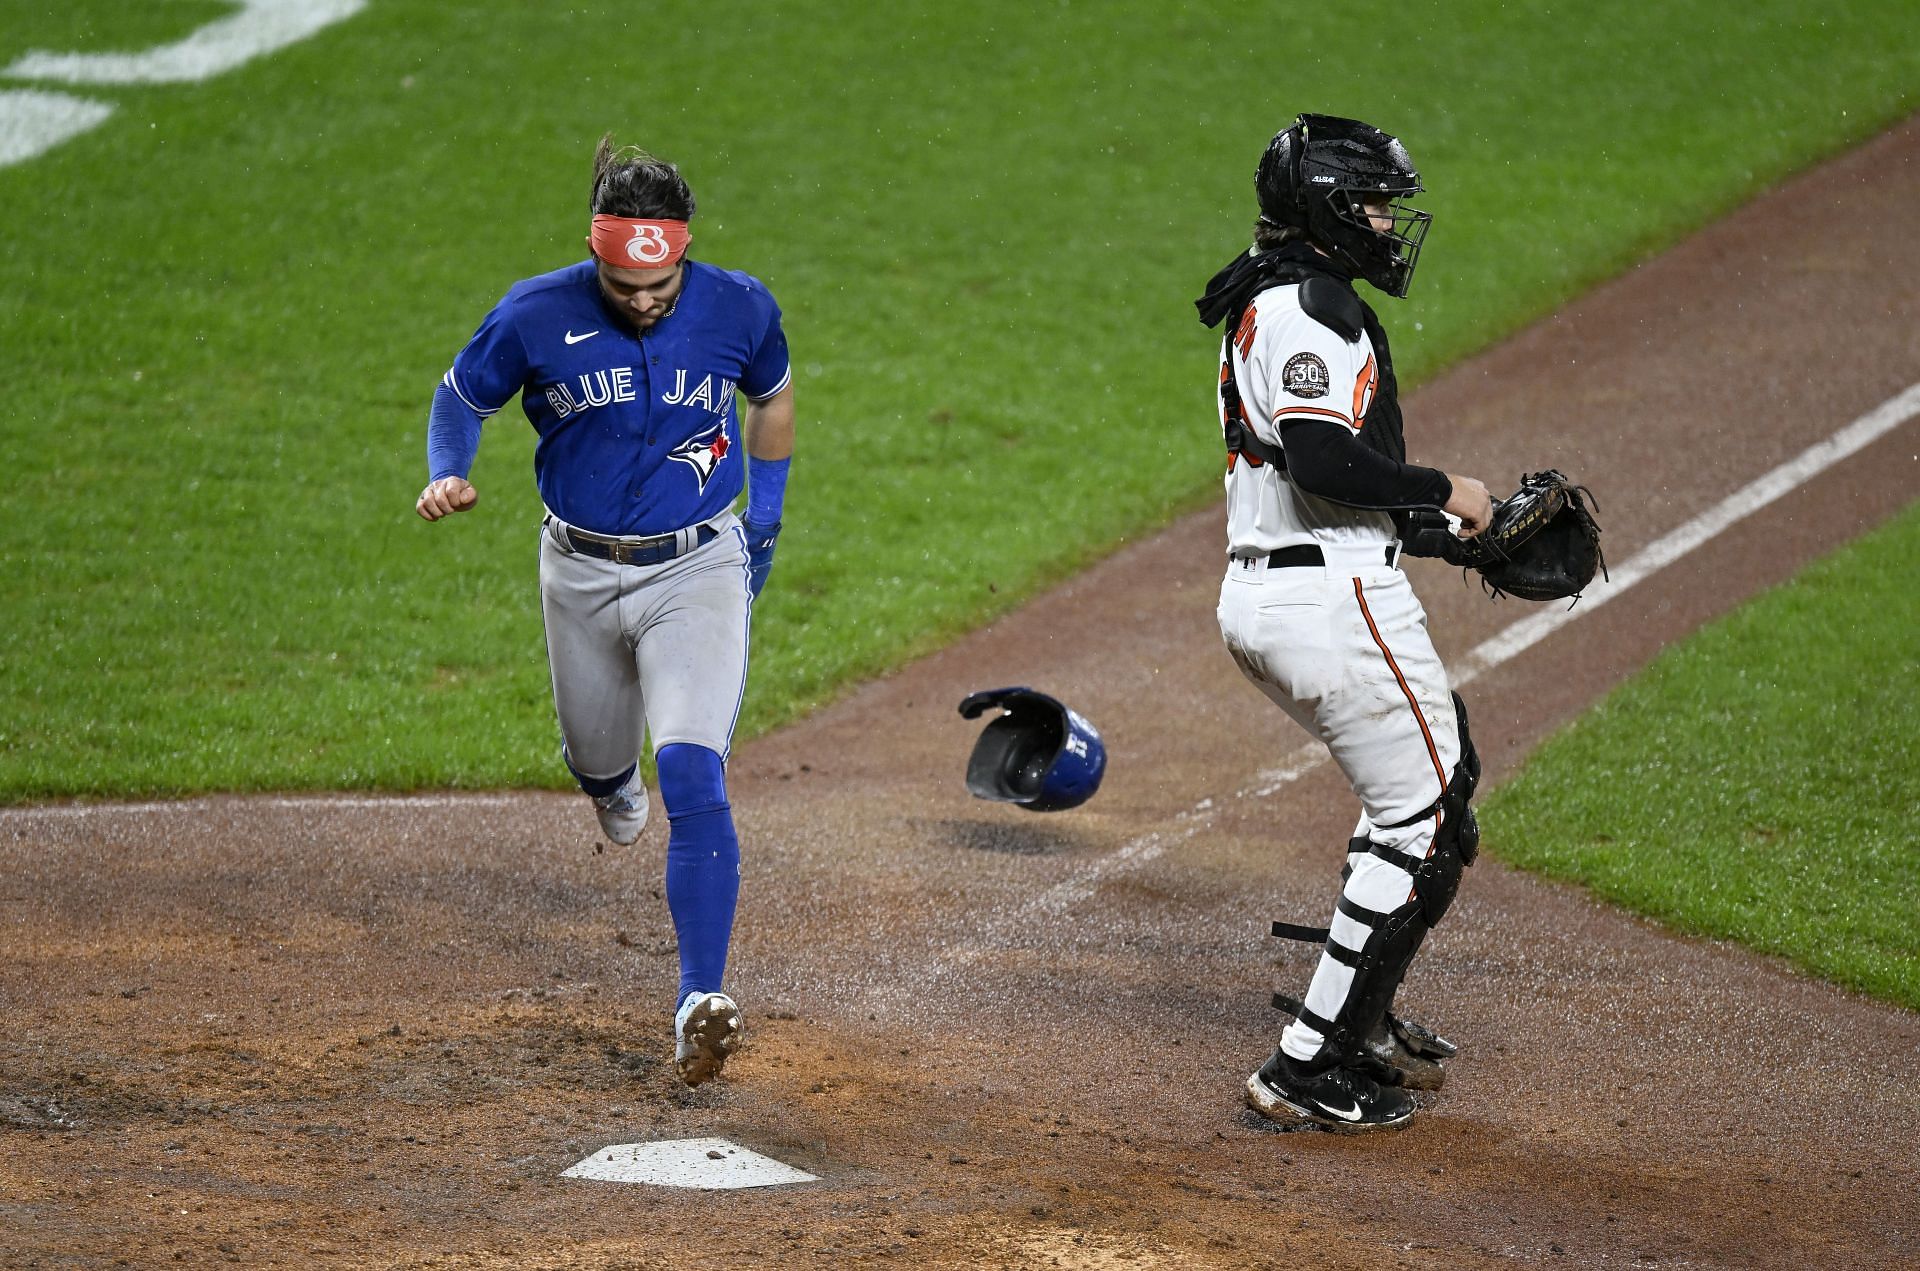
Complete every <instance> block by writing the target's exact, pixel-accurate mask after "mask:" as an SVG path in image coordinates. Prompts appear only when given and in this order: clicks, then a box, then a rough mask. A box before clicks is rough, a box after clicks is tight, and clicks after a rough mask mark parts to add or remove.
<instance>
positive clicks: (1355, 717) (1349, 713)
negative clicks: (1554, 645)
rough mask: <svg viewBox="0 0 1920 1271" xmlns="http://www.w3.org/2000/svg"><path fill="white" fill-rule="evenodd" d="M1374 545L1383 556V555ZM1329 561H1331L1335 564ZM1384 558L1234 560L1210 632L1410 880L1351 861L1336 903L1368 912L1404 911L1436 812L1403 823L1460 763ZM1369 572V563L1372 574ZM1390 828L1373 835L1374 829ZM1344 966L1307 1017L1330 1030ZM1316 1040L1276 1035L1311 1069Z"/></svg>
mask: <svg viewBox="0 0 1920 1271" xmlns="http://www.w3.org/2000/svg"><path fill="white" fill-rule="evenodd" d="M1383 546H1384V545H1383ZM1330 555H1331V559H1332V560H1333V561H1335V562H1339V561H1340V560H1342V559H1343V557H1342V556H1341V555H1338V554H1332V553H1330ZM1383 555H1384V551H1383V549H1382V547H1373V548H1368V549H1365V550H1364V551H1358V550H1356V551H1355V552H1353V553H1350V554H1348V555H1347V557H1346V558H1345V559H1347V561H1348V563H1347V564H1346V565H1345V566H1342V565H1340V564H1338V563H1335V564H1329V565H1327V566H1324V567H1323V566H1293V567H1289V568H1269V567H1268V566H1267V564H1266V562H1264V561H1242V560H1234V561H1231V562H1230V563H1229V564H1228V567H1227V576H1226V579H1225V581H1224V582H1222V583H1221V586H1220V609H1219V618H1220V633H1221V635H1222V636H1223V637H1224V638H1225V640H1226V643H1227V649H1228V651H1229V652H1231V653H1232V654H1233V659H1234V661H1235V662H1236V663H1238V664H1239V666H1240V670H1241V671H1242V672H1243V673H1244V674H1245V675H1246V677H1247V678H1248V679H1250V680H1252V681H1253V682H1254V684H1256V685H1258V686H1259V688H1260V690H1261V692H1263V693H1265V694H1266V695H1267V696H1268V697H1269V698H1271V699H1272V700H1273V702H1274V703H1275V704H1276V705H1278V706H1279V707H1280V709H1282V710H1284V711H1285V712H1287V714H1289V715H1291V716H1292V717H1293V718H1294V719H1295V720H1296V721H1298V722H1299V724H1300V726H1301V727H1303V728H1305V729H1306V730H1307V731H1308V732H1310V733H1312V734H1313V735H1314V736H1315V737H1317V738H1319V739H1320V740H1321V741H1322V742H1324V743H1325V744H1326V747H1327V749H1328V750H1329V751H1330V752H1331V753H1332V755H1333V759H1334V762H1335V763H1337V764H1338V765H1339V766H1340V770H1341V771H1342V772H1343V773H1345V774H1346V777H1347V781H1348V782H1349V783H1350V784H1351V785H1352V786H1353V791H1354V793H1355V794H1357V795H1358V796H1359V797H1360V807H1361V815H1360V819H1359V823H1358V825H1357V826H1356V828H1355V829H1354V835H1355V837H1366V838H1368V839H1370V840H1371V841H1372V842H1374V843H1376V844H1381V845H1383V846H1385V847H1387V848H1388V849H1389V850H1390V851H1391V852H1392V853H1393V854H1394V855H1395V857H1396V858H1400V857H1404V858H1405V859H1406V865H1407V868H1402V867H1401V866H1400V865H1398V864H1395V863H1394V861H1393V860H1388V859H1383V858H1381V857H1379V856H1376V855H1373V854H1371V853H1366V852H1361V853H1355V854H1353V855H1352V856H1351V857H1349V858H1348V864H1349V865H1350V866H1351V867H1352V872H1351V873H1350V874H1349V875H1348V878H1347V882H1346V885H1345V887H1344V888H1343V890H1342V895H1344V896H1346V897H1347V898H1348V899H1349V900H1350V901H1352V902H1353V903H1354V904H1355V905H1358V906H1360V907H1362V908H1363V909H1366V910H1370V911H1372V912H1375V913H1381V914H1386V913H1391V912H1393V911H1394V910H1396V909H1399V908H1401V907H1402V906H1404V905H1405V904H1407V903H1408V902H1409V901H1410V900H1412V899H1413V878H1412V875H1411V873H1410V872H1409V870H1410V869H1411V868H1413V867H1416V866H1417V865H1418V862H1419V861H1421V860H1423V859H1424V858H1425V857H1426V856H1427V854H1428V853H1429V851H1430V850H1431V849H1432V846H1433V835H1434V830H1435V829H1436V828H1437V826H1438V813H1437V812H1436V813H1434V814H1433V815H1429V816H1424V817H1421V818H1420V819H1418V820H1415V821H1413V822H1412V823H1411V824H1404V825H1403V824H1399V823H1400V822H1405V821H1407V820H1408V818H1410V817H1414V816H1416V815H1417V814H1418V813H1420V812H1421V811H1422V810H1423V809H1426V808H1428V807H1430V806H1431V805H1433V804H1434V803H1435V801H1436V800H1438V799H1439V797H1440V796H1441V794H1442V793H1443V792H1444V791H1445V790H1446V787H1447V782H1448V781H1449V779H1450V778H1451V777H1452V775H1453V768H1454V765H1455V764H1456V763H1457V762H1459V759H1460V734H1459V723H1458V720H1457V718H1456V716H1455V715H1454V709H1453V698H1452V696H1451V691H1450V685H1449V683H1448V680H1447V672H1446V668H1445V667H1444V666H1442V665H1441V664H1440V657H1439V655H1438V654H1437V653H1435V652H1434V649H1433V642H1432V640H1431V639H1429V638H1428V635H1427V616H1426V611H1425V610H1424V609H1422V608H1421V607H1420V600H1419V598H1418V597H1417V596H1415V595H1414V594H1413V587H1412V585H1411V584H1409V583H1408V581H1407V577H1406V575H1405V574H1403V573H1401V572H1400V571H1399V570H1398V569H1396V568H1393V567H1391V566H1388V565H1386V564H1384V563H1383V562H1382V560H1381V557H1382V556H1383ZM1369 562H1370V563H1369ZM1389 826H1391V827H1394V828H1382V827H1389ZM1330 930H1331V931H1332V938H1333V939H1334V940H1335V941H1337V942H1338V943H1340V944H1341V945H1344V946H1345V947H1347V948H1349V949H1352V950H1354V951H1356V952H1358V951H1359V950H1360V949H1361V948H1362V947H1363V946H1364V945H1365V944H1366V941H1367V939H1368V937H1369V936H1370V935H1371V934H1372V929H1371V928H1370V927H1368V926H1367V925H1366V924H1365V923H1362V922H1358V921H1356V920H1355V919H1353V918H1350V917H1348V916H1347V915H1346V914H1342V913H1337V912H1336V913H1335V914H1334V916H1333V919H1332V922H1331V924H1330ZM1353 978H1354V971H1353V969H1352V968H1351V967H1348V966H1346V965H1345V964H1343V963H1341V962H1339V961H1337V960H1335V959H1333V958H1331V957H1327V956H1325V955H1324V954H1323V955H1322V957H1321V959H1320V964H1319V966H1318V968H1316V970H1315V972H1314V976H1313V982H1312V983H1311V985H1309V987H1308V989H1307V996H1306V1004H1307V1007H1308V1008H1309V1009H1310V1010H1312V1011H1313V1012H1315V1013H1316V1014H1318V1015H1320V1016H1322V1017H1324V1018H1327V1019H1334V1018H1336V1017H1337V1016H1338V1015H1339V1013H1340V1010H1341V1008H1342V1006H1343V1005H1344V1004H1345V1002H1346V1000H1347V997H1348V993H1349V990H1350V989H1351V988H1352V987H1353ZM1323 1040H1324V1039H1323V1038H1322V1036H1321V1035H1320V1033H1319V1032H1317V1031H1316V1030H1314V1029H1312V1028H1310V1027H1308V1026H1306V1025H1304V1024H1302V1023H1300V1022H1298V1021H1296V1022H1294V1023H1293V1024H1291V1025H1289V1026H1288V1028H1287V1030H1286V1032H1285V1033H1284V1034H1283V1035H1282V1037H1281V1045H1282V1048H1283V1049H1285V1050H1286V1051H1287V1053H1288V1054H1290V1055H1292V1056H1293V1057H1294V1058H1295V1059H1300V1060H1309V1059H1312V1058H1314V1057H1315V1056H1316V1055H1317V1054H1318V1053H1319V1050H1320V1047H1321V1043H1322V1042H1323Z"/></svg>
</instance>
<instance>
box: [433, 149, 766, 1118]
mask: <svg viewBox="0 0 1920 1271" xmlns="http://www.w3.org/2000/svg"><path fill="white" fill-rule="evenodd" d="M591 207H592V213H593V220H592V230H591V233H590V235H589V237H588V240H587V241H588V245H589V247H590V248H591V251H592V255H591V257H590V258H589V259H587V260H584V261H581V262H580V263H578V264H575V265H570V266H568V267H567V268H565V269H560V270H556V271H554V272H553V273H550V274H542V275H541V276H540V277H538V278H529V279H527V280H525V281H523V282H520V283H517V284H515V285H514V287H513V288H512V289H511V290H510V291H508V292H507V294H506V296H505V298H504V299H502V300H501V301H500V303H499V304H498V305H496V306H494V309H493V312H491V313H489V314H488V315H487V318H486V321H484V322H482V323H481V324H480V329H479V330H478V331H477V332H475V333H474V336H473V339H472V340H471V341H469V342H468V344H467V346H466V348H464V349H462V350H461V351H460V354H459V356H458V357H456V358H455V359H454V361H453V368H452V369H451V370H449V371H448V372H447V374H446V376H445V378H444V379H443V380H442V381H441V384H440V387H439V388H438V389H437V390H436V391H435V393H434V399H433V411H432V415H431V418H430V420H429V423H428V427H427V462H428V466H429V469H430V476H431V478H432V479H431V480H430V481H429V483H428V485H427V487H426V489H424V490H423V491H421V493H420V498H419V500H418V502H417V504H416V510H417V511H418V512H419V514H420V515H421V516H422V517H424V518H425V519H427V520H429V521H437V520H440V519H441V518H442V517H445V516H448V515H449V514H451V513H454V512H464V511H467V510H469V509H471V508H472V507H473V506H474V505H475V504H476V503H477V502H478V499H479V493H478V491H476V490H475V489H474V488H473V486H472V485H470V484H469V483H468V482H467V479H466V478H467V473H468V472H469V471H470V470H471V468H472V465H473V457H474V453H475V452H476V451H477V450H478V448H479V444H480V426H481V422H482V421H483V420H485V419H486V418H487V417H488V416H489V415H491V414H493V413H494V412H495V411H497V410H499V409H500V408H501V407H502V406H504V405H506V404H507V402H508V401H509V400H511V399H512V398H513V397H514V396H515V395H516V394H517V395H518V396H519V398H520V406H521V409H522V410H523V411H525V412H526V416H527V419H528V420H529V422H531V423H532V424H533V427H534V431H535V432H537V433H538V434H539V435H540V440H539V442H538V444H537V445H536V447H535V449H534V459H533V468H534V480H535V481H536V483H537V484H538V486H539V488H540V497H541V500H542V502H544V503H545V505H546V511H547V515H546V518H545V520H544V522H543V524H542V526H541V531H540V600H541V610H542V615H543V617H544V618H545V621H546V631H547V660H548V663H549V664H550V666H551V668H552V672H553V700H554V707H555V710H556V712H557V714H558V715H559V720H560V733H561V737H562V739H563V745H562V750H561V755H562V758H563V759H564V760H565V762H566V764H567V767H568V769H569V770H571V771H572V773H573V775H574V778H575V779H576V780H577V781H578V782H579V783H580V788H581V789H582V790H583V791H585V792H586V793H587V794H588V795H589V796H590V797H591V798H592V800H593V803H594V808H595V811H596V812H597V814H598V816H599V820H600V826H601V828H602V829H603V830H604V831H605V833H606V835H607V837H608V838H610V839H612V840H613V841H614V842H616V843H622V844H626V843H632V842H634V841H635V840H636V839H637V838H639V836H640V832H641V830H642V829H643V828H644V827H645V826H646V823H647V792H646V787H645V786H644V785H643V784H642V782H641V776H640V769H639V763H638V759H639V754H640V745H641V741H642V738H643V734H644V735H646V736H650V737H651V739H652V745H653V753H654V763H655V767H656V769H657V771H658V775H659V782H660V798H661V801H662V802H663V803H664V804H665V805H666V809H667V824H668V833H667V852H666V856H667V862H666V894H667V907H668V909H669V911H670V912H671V913H672V916H673V926H674V932H675V934H676V936H677V937H678V940H679V946H680V994H679V999H678V1009H677V1011H676V1013H675V1018H674V1038H675V1040H674V1067H675V1070H676V1071H677V1072H678V1073H679V1074H680V1077H681V1079H682V1080H683V1081H685V1082H686V1083H687V1084H688V1085H690V1086H697V1085H699V1084H701V1083H702V1082H704V1081H707V1080H709V1079H710V1078H712V1077H714V1076H715V1075H717V1074H718V1073H719V1071H720V1069H721V1066H722V1065H723V1064H724V1063H725V1062H726V1059H727V1056H728V1055H729V1054H731V1053H732V1052H733V1050H734V1049H735V1047H737V1046H738V1044H739V1041H740V1035H741V1019H740V1008H739V1006H738V1005H736V1004H735V1002H734V1000H733V999H732V998H731V997H730V996H728V995H727V994H726V993H725V992H724V991H723V985H722V981H723V976H724V973H725V971H726V964H727V944H728V941H729V939H730V938H731V936H732V932H733V915H734V906H735V902H736V900H737V898H738V895H739V889H740V847H739V841H738V839H737V837H736V836H735V833H734V827H733V815H732V811H731V809H730V806H729V804H728V802H727V789H726V758H727V752H728V748H729V746H730V744H731V741H732V737H733V726H734V721H735V719H736V718H737V717H738V715H739V711H740V697H741V693H742V690H743V689H744V688H745V686H746V675H747V632H748V626H749V619H750V616H751V614H752V609H753V598H754V597H755V596H757V595H759V594H760V589H761V587H762V586H763V585H764V584H765V582H766V579H767V574H768V571H769V570H770V569H771V568H772V566H773V550H774V541H775V538H776V536H777V535H778V534H779V532H780V516H781V506H782V504H783V502H784V500H785V495H786V484H787V468H788V464H789V462H790V460H791V458H792V455H793V387H792V378H793V376H792V370H791V367H790V365H789V362H788V357H787V340H786V335H785V333H784V332H783V331H782V330H781V326H780V308H779V306H778V305H777V304H775V303H774V300H773V296H772V295H771V294H769V293H768V291H767V289H766V287H765V286H764V285H763V284H762V283H761V282H760V280H759V279H757V278H753V277H751V276H749V275H747V274H744V273H739V272H734V271H729V270H724V269H719V268H716V267H715V266H713V265H708V264H705V263H703V262H701V261H696V260H693V259H691V258H689V257H688V256H687V247H688V243H689V242H690V234H689V232H688V223H689V222H690V221H691V220H692V218H693V212H694V199H693V192H692V190H690V189H689V188H688V186H687V183H686V181H685V180H684V179H683V178H682V177H681V175H680V172H679V170H678V169H677V168H675V167H674V166H673V165H672V164H670V163H666V162H663V161H662V160H659V159H656V158H654V157H653V156H651V155H648V154H646V153H645V152H643V151H640V150H638V149H635V148H632V147H627V148H624V149H619V150H616V149H615V148H614V147H613V144H612V140H611V138H610V137H606V138H602V139H601V142H600V147H599V150H598V152H597V153H596V154H595V156H594V167H593V197H592V204H591ZM740 398H744V399H745V401H746V406H745V408H744V410H741V409H740V407H739V406H738V403H737V400H736V399H740ZM742 416H744V421H742ZM743 454H744V455H745V456H751V460H752V463H751V467H752V473H753V479H752V483H751V492H750V493H749V496H748V500H747V509H746V514H745V516H744V518H741V517H736V516H735V515H734V512H733V510H732V509H733V504H734V502H735V500H736V499H738V498H739V496H740V493H741V491H742V489H743V488H745V487H746V486H747V468H748V466H749V465H748V463H747V462H746V460H745V459H744V458H743Z"/></svg>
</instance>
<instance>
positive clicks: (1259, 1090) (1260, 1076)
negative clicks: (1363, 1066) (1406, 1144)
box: [1247, 1049, 1413, 1134]
mask: <svg viewBox="0 0 1920 1271" xmlns="http://www.w3.org/2000/svg"><path fill="white" fill-rule="evenodd" d="M1247 1103H1248V1105H1249V1106H1251V1107H1252V1108H1253V1110H1254V1111H1255V1112H1258V1113H1259V1114H1260V1115H1261V1116H1263V1117H1266V1118H1267V1119H1268V1120H1271V1121H1281V1122H1286V1121H1311V1122H1313V1123H1314V1124H1315V1125H1323V1126H1325V1127H1327V1128H1328V1129H1329V1130H1336V1131H1339V1132H1341V1133H1347V1134H1351V1133H1357V1132H1359V1131H1363V1130H1390V1129H1393V1128H1395V1127H1397V1126H1402V1125H1405V1124H1406V1123H1407V1122H1409V1121H1411V1120H1412V1119H1413V1099H1412V1097H1411V1096H1409V1095H1408V1094H1406V1093H1405V1092H1404V1091H1402V1090H1400V1089H1399V1088H1397V1087H1395V1086H1383V1085H1381V1084H1380V1083H1379V1082H1377V1081H1375V1080H1374V1079H1373V1078H1372V1077H1369V1076H1368V1075H1367V1074H1366V1073H1364V1072H1362V1071H1360V1070H1359V1069H1357V1068H1351V1067H1343V1066H1341V1065H1339V1064H1332V1063H1325V1062H1321V1061H1315V1062H1313V1063H1302V1062H1300V1061H1299V1060H1297V1059H1295V1058H1293V1057H1292V1056H1291V1055H1288V1054H1287V1053H1286V1052H1285V1051H1282V1050H1278V1049H1276V1050H1275V1051H1274V1052H1273V1057H1272V1058H1271V1059H1269V1060H1267V1062H1266V1063H1264V1064H1262V1065H1261V1066H1260V1071H1259V1072H1256V1073H1254V1074H1253V1075H1252V1076H1251V1077H1248V1078H1247Z"/></svg>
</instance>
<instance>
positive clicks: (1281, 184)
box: [1253, 115, 1433, 296]
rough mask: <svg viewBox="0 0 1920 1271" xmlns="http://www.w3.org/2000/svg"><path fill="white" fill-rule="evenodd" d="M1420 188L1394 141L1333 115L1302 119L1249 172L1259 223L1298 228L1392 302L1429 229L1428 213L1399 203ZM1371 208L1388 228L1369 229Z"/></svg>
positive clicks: (1408, 276)
mask: <svg viewBox="0 0 1920 1271" xmlns="http://www.w3.org/2000/svg"><path fill="white" fill-rule="evenodd" d="M1423 188H1424V187H1422V186H1421V184H1420V174H1419V173H1418V172H1417V171H1415V170H1414V167H1413V160H1412V159H1410V158H1408V157H1407V148H1406V147H1405V146H1403V145H1401V144H1400V142H1399V140H1398V139H1396V138H1394V137H1392V136H1389V135H1388V134H1387V133H1384V132H1382V131H1380V130H1379V129H1378V128H1375V127H1374V126H1373V125H1372V124H1363V123H1361V122H1360V121H1359V120H1357V119H1342V118H1340V117H1339V116H1337V115H1301V116H1300V117H1299V118H1298V119H1296V120H1294V121H1293V123H1292V124H1290V125H1288V126H1287V128H1286V129H1285V130H1283V131H1282V132H1280V133H1279V134H1277V135H1276V136H1275V137H1274V139H1273V140H1272V141H1271V142H1269V143H1268V144H1267V149H1266V153H1264V154H1262V155H1261V156H1260V166H1259V167H1258V168H1256V169H1255V170H1254V174H1253V190H1254V193H1255V194H1256V195H1257V196H1258V197H1259V200H1260V218H1261V219H1262V220H1264V221H1267V222H1268V223H1270V224H1273V225H1277V226H1289V225H1290V226H1293V227H1294V228H1296V229H1300V230H1304V231H1305V232H1306V234H1307V237H1309V238H1311V239H1312V240H1313V241H1314V242H1316V243H1318V244H1319V245H1320V246H1321V247H1323V248H1324V249H1326V251H1327V253H1328V254H1329V255H1331V256H1332V257H1333V258H1334V260H1335V261H1337V262H1339V263H1340V264H1342V265H1344V266H1346V267H1347V268H1348V269H1351V270H1352V271H1353V272H1354V274H1355V275H1356V276H1358V277H1361V278H1364V279H1366V280H1367V281H1368V282H1370V283H1372V284H1373V285H1374V286H1375V287H1378V288H1379V289H1380V290H1381V291H1384V292H1386V293H1387V294H1388V295H1390V296H1405V295H1406V294H1407V287H1408V286H1409V285H1410V284H1411V283H1412V282H1413V267H1414V265H1415V264H1417V263H1418V262H1419V259H1420V244H1421V243H1422V242H1424V241H1425V239H1426V237H1427V227H1428V226H1430V225H1431V224H1432V223H1433V215H1432V213H1430V212H1420V211H1416V210H1414V209H1413V208H1411V207H1408V206H1407V205H1406V204H1405V203H1404V202H1402V200H1404V199H1407V198H1411V197H1412V196H1413V195H1415V194H1418V193H1420V191H1421V190H1422V189H1423ZM1369 202H1371V203H1383V204H1385V205H1386V207H1387V209H1388V211H1389V212H1390V213H1391V215H1392V217H1393V225H1392V226H1391V228H1389V229H1387V230H1378V229H1375V228H1374V227H1373V223H1372V221H1370V220H1369V219H1368V217H1367V212H1366V208H1365V206H1364V204H1366V203H1369Z"/></svg>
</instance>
